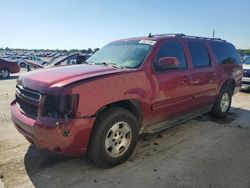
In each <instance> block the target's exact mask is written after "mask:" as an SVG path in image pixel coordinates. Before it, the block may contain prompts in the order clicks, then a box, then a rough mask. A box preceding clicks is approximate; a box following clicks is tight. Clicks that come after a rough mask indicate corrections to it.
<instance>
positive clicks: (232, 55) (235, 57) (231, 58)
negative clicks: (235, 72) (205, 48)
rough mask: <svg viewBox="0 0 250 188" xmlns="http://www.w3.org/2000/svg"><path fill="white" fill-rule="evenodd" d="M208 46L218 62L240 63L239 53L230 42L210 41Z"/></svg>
mask: <svg viewBox="0 0 250 188" xmlns="http://www.w3.org/2000/svg"><path fill="white" fill-rule="evenodd" d="M210 46H211V48H212V50H213V52H214V54H215V56H216V58H217V59H218V63H219V64H240V63H241V60H240V55H239V53H238V51H237V50H236V49H235V47H234V46H233V45H232V44H230V43H222V42H211V43H210Z"/></svg>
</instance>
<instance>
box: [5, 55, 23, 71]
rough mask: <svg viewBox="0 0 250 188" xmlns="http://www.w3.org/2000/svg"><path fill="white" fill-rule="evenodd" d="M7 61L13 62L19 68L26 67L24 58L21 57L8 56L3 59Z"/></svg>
mask: <svg viewBox="0 0 250 188" xmlns="http://www.w3.org/2000/svg"><path fill="white" fill-rule="evenodd" d="M5 59H6V60H8V61H15V62H17V64H18V65H19V67H21V68H22V67H26V63H25V61H24V59H25V57H23V56H10V57H8V58H5Z"/></svg>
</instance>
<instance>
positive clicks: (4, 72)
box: [0, 69, 10, 79]
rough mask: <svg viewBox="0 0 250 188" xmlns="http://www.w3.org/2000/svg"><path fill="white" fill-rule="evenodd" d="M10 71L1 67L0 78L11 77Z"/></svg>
mask: <svg viewBox="0 0 250 188" xmlns="http://www.w3.org/2000/svg"><path fill="white" fill-rule="evenodd" d="M9 76H10V72H9V70H7V69H0V78H3V79H6V78H9Z"/></svg>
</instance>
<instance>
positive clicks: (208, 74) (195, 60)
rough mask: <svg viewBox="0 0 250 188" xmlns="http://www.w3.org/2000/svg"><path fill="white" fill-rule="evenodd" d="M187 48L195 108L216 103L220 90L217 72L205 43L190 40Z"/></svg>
mask: <svg viewBox="0 0 250 188" xmlns="http://www.w3.org/2000/svg"><path fill="white" fill-rule="evenodd" d="M187 46H188V49H189V53H190V57H191V62H192V71H191V73H192V85H193V91H194V103H193V107H194V108H198V107H202V106H205V105H207V104H210V103H212V102H214V100H215V98H216V93H217V88H218V81H217V80H218V79H217V72H216V68H215V65H214V64H215V62H213V59H212V58H211V56H210V54H209V51H208V48H207V45H206V43H205V42H203V41H199V40H188V41H187Z"/></svg>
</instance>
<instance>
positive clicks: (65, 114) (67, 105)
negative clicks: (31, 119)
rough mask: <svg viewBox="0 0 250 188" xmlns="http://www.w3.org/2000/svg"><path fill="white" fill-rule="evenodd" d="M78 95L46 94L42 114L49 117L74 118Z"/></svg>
mask: <svg viewBox="0 0 250 188" xmlns="http://www.w3.org/2000/svg"><path fill="white" fill-rule="evenodd" d="M78 101H79V95H78V94H73V95H59V96H54V95H47V96H46V99H45V102H44V107H43V113H42V116H45V117H50V118H64V119H65V118H74V116H75V112H76V110H77V107H78Z"/></svg>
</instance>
